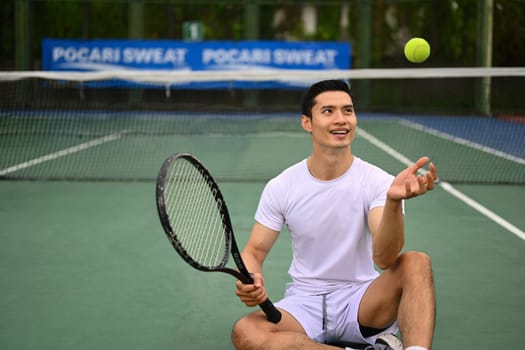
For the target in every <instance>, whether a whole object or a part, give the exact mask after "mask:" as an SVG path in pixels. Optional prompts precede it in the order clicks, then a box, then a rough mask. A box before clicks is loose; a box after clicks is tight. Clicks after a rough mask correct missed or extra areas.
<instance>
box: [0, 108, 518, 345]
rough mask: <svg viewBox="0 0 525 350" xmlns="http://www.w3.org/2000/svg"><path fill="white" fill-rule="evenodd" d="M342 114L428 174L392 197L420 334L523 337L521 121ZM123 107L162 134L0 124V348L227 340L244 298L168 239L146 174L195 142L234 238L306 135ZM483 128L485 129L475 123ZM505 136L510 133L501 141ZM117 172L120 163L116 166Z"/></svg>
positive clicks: (281, 258)
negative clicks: (424, 298) (401, 210)
mask: <svg viewBox="0 0 525 350" xmlns="http://www.w3.org/2000/svg"><path fill="white" fill-rule="evenodd" d="M92 116H93V115H92ZM358 116H359V118H360V119H359V123H360V124H359V125H360V127H361V129H360V132H359V134H358V138H357V139H356V142H355V144H354V146H353V151H354V153H355V154H356V155H358V156H360V157H362V158H364V159H367V160H369V161H371V162H372V163H375V164H378V165H380V166H382V167H384V168H385V169H387V170H388V171H390V172H397V171H399V170H401V169H402V168H404V166H405V165H404V163H405V162H407V161H413V160H415V159H416V157H418V156H419V155H429V156H430V157H431V158H432V159H433V160H434V162H435V163H436V165H437V167H438V170H439V171H440V177H441V179H442V180H443V179H444V180H443V181H442V185H441V186H439V187H438V188H436V190H435V191H434V192H433V193H431V194H430V195H427V196H424V197H421V198H417V199H413V200H410V201H409V202H408V203H407V209H406V212H407V216H406V220H407V244H406V249H417V250H423V251H426V252H428V253H429V254H430V255H431V257H432V259H433V265H434V271H435V279H436V288H437V302H438V316H437V317H438V318H437V327H436V335H435V341H434V349H477V350H478V349H503V348H510V347H516V346H519V345H518V344H520V343H524V342H525V334H524V333H523V332H522V328H523V327H522V326H523V325H524V324H525V316H524V313H523V310H525V298H524V295H523V290H524V289H525V280H524V279H523V276H525V264H524V263H523V256H524V253H525V234H524V233H523V230H525V217H524V215H523V207H524V205H525V199H524V198H525V187H524V186H523V184H524V183H525V164H524V159H525V154H524V153H523V152H525V144H524V142H525V138H524V136H525V125H524V124H522V123H516V122H509V121H504V120H497V119H488V118H479V120H476V118H475V117H465V118H461V117H457V118H453V119H450V118H446V117H439V116H434V117H432V118H429V117H418V116H417V115H375V114H365V113H363V114H362V115H358ZM94 117H95V118H98V119H99V123H98V124H100V123H104V122H107V121H108V120H109V119H114V120H113V124H112V125H113V126H115V125H118V120H119V117H118V116H117V117H116V118H113V117H114V116H113V117H112V118H108V116H107V115H101V114H98V115H97V114H94ZM135 117H136V118H135V121H134V122H136V123H139V124H140V123H141V121H142V123H147V124H148V128H149V129H151V128H158V129H159V130H164V131H166V134H165V135H162V134H161V133H160V134H159V133H157V135H156V136H154V137H152V136H151V135H148V134H145V133H144V132H137V130H138V128H131V129H130V124H129V120H128V121H127V122H126V123H127V124H126V127H124V126H118V127H116V128H115V129H114V130H109V129H107V128H106V129H104V132H101V133H91V134H89V133H87V134H86V135H88V134H89V136H84V137H82V138H79V137H78V136H76V135H74V133H72V132H71V133H68V132H66V133H63V132H61V133H56V134H54V136H53V137H50V136H49V135H50V134H49V133H46V134H44V133H35V132H31V133H27V135H26V136H25V137H26V139H24V137H23V136H20V134H17V135H11V136H12V137H10V136H9V133H8V132H5V133H4V135H3V136H2V138H1V140H0V145H1V148H2V150H3V151H4V150H5V155H9V154H13V153H16V152H18V153H19V154H22V155H23V156H22V157H21V158H20V159H19V161H18V162H16V163H14V162H13V160H12V159H8V158H9V157H7V156H2V162H1V167H0V168H1V169H0V171H2V176H3V178H4V181H0V222H1V225H0V235H1V238H2V242H3V244H2V245H1V246H0V281H1V285H2V296H3V297H2V298H1V301H0V314H1V316H0V347H1V348H3V349H45V350H47V349H53V350H59V349H78V350H81V349H95V348H96V349H185V350H192V349H206V348H212V349H232V346H231V344H230V340H229V334H230V329H231V326H232V324H233V322H235V320H237V319H238V318H239V317H240V316H241V315H243V314H244V313H246V312H248V311H249V310H248V309H247V308H245V307H244V306H243V305H242V304H241V303H240V301H238V299H237V298H236V297H235V295H234V280H233V279H232V278H230V277H228V276H226V275H224V274H205V273H198V272H196V271H194V270H193V269H192V268H190V267H189V266H188V265H186V264H185V263H184V262H183V261H182V260H181V259H180V258H179V257H178V255H177V254H176V253H175V252H174V251H173V249H172V248H171V247H170V245H169V244H168V242H167V240H166V238H165V236H164V234H163V232H162V229H161V226H160V224H159V222H158V217H157V213H156V207H155V199H154V192H155V185H154V178H155V175H156V173H157V171H158V169H159V168H160V165H161V163H162V160H163V159H164V158H165V157H166V156H168V155H169V154H171V153H174V152H177V151H185V152H192V153H194V154H196V155H197V157H199V158H200V159H201V160H202V161H203V162H204V163H205V164H206V165H207V166H208V168H209V169H210V171H211V172H212V174H216V175H217V177H218V178H219V179H220V181H219V182H220V186H221V189H222V191H223V194H224V196H225V198H226V201H227V203H228V205H229V210H230V214H231V216H232V221H233V225H234V227H235V231H236V235H237V237H238V240H239V241H240V242H239V243H240V245H241V246H242V245H243V244H244V242H245V239H246V238H247V235H248V233H249V230H250V228H251V225H252V223H253V213H254V211H255V208H256V205H257V201H258V198H259V194H260V192H261V190H262V188H263V186H264V181H265V180H266V179H268V178H269V177H271V176H273V175H275V174H276V172H277V171H279V170H280V169H283V168H284V167H286V166H287V165H289V164H292V163H293V162H295V161H297V160H299V159H302V158H304V157H306V156H307V155H308V153H309V147H310V140H309V135H307V134H305V133H303V132H301V131H300V130H299V128H300V126H299V124H298V119H297V117H296V116H292V115H288V114H287V115H271V116H266V117H265V118H264V121H263V119H260V118H258V117H255V116H254V117H253V118H251V117H250V118H248V119H246V120H243V121H242V123H241V124H243V125H245V127H246V124H249V126H248V127H249V128H254V130H247V129H242V130H240V131H237V132H235V135H233V134H232V133H231V132H230V133H228V132H225V131H226V130H230V131H231V130H232V128H233V125H234V124H235V125H237V124H238V123H237V121H236V120H235V118H232V117H231V116H228V117H226V118H223V117H221V118H219V119H220V123H219V119H216V118H215V117H214V119H213V120H210V119H209V118H208V117H203V116H202V115H201V116H200V117H199V118H193V119H199V121H198V122H199V123H204V124H205V125H207V126H208V127H209V125H210V123H212V122H213V121H215V122H217V124H216V125H215V126H214V127H213V129H214V130H215V131H214V132H213V133H201V134H199V133H188V134H186V135H184V134H179V135H176V136H173V135H171V134H169V133H168V132H167V130H168V129H169V125H170V124H169V123H168V122H172V121H173V120H172V119H173V117H172V116H169V115H160V117H159V118H157V119H156V123H153V125H152V122H151V120H147V119H146V118H144V115H136V116H135ZM127 118H129V115H128V116H127ZM207 118H208V119H207ZM175 119H177V120H178V121H179V122H180V121H181V120H180V118H179V117H175ZM224 119H225V120H224ZM115 120H117V124H114V123H115ZM268 121H269V123H268ZM2 122H3V125H2V130H4V131H6V130H8V129H9V128H10V127H12V126H13V123H26V118H25V117H20V114H18V117H17V118H9V117H6V116H4V118H3V119H2ZM38 122H40V123H42V124H41V125H39V126H38V127H37V129H38V130H40V131H42V130H49V129H53V128H54V127H55V126H56V125H58V124H59V123H61V125H64V121H63V120H61V121H60V122H56V123H57V124H56V125H55V124H53V123H54V122H52V121H51V119H50V118H46V117H42V116H40V117H39V118H38ZM184 123H188V120H184ZM192 123H195V120H194V121H193V122H192ZM454 123H456V125H454ZM219 124H220V126H219ZM485 124H490V125H485ZM24 125H27V124H24ZM32 125H34V120H33V124H32ZM184 125H185V130H187V129H188V128H190V129H191V128H192V126H191V125H193V126H195V125H194V124H191V125H189V124H184ZM17 127H18V126H17ZM35 128H36V127H35ZM221 128H222V129H221ZM447 128H448V129H447ZM255 129H256V130H255ZM108 130H109V131H108ZM221 130H222V131H221ZM487 130H491V135H498V138H495V137H486V136H485V137H480V134H482V133H483V132H486V131H487ZM51 134H52V133H51ZM396 135H397V136H396ZM482 136H483V135H482ZM28 138H30V140H29V139H28ZM50 140H52V141H53V142H50ZM505 140H506V141H509V140H510V142H504V144H505V146H502V145H501V144H502V141H505ZM29 141H30V142H29ZM498 142H499V143H500V144H498ZM508 145H513V147H512V149H508V148H506V147H508ZM130 150H131V152H130ZM137 152H139V153H140V154H138V156H137ZM95 153H97V154H98V155H99V156H95ZM100 155H104V157H102V158H101V157H100ZM86 159H90V161H89V162H87V164H86ZM137 159H138V160H140V161H137ZM484 164H485V165H487V166H486V167H484V166H481V167H480V165H484ZM59 169H61V170H60V172H58V171H59ZM64 169H66V170H64ZM131 172H133V176H134V178H133V179H127V180H126V179H125V177H126V175H127V174H129V173H131ZM17 174H21V176H20V178H17V177H16V176H15V175H17ZM465 176H466V177H467V178H470V179H474V180H473V181H472V183H469V181H468V180H466V179H467V178H465ZM77 178H78V179H80V180H82V181H76V180H75V179H77ZM496 178H498V179H500V180H499V182H501V183H500V184H494V183H497V182H498V180H495V179H496ZM123 179H124V181H121V180H123ZM20 180H23V181H20ZM31 180H33V181H31ZM44 180H45V181H44ZM54 180H56V181H54ZM70 180H71V181H70ZM450 180H452V183H453V184H452V185H450V184H449V183H448V181H450ZM485 181H486V183H485ZM469 201H470V202H469ZM471 201H475V203H473V202H471ZM480 210H481V211H480ZM289 261H290V249H289V239H288V236H287V234H286V232H283V233H282V234H281V237H280V239H279V240H278V242H277V244H276V246H275V247H274V249H273V251H272V252H271V254H270V256H269V258H268V260H267V264H266V281H267V287H268V289H269V292H270V295H271V297H272V299H273V300H277V299H279V298H280V297H281V295H282V293H283V291H284V284H285V283H286V282H287V281H288V277H287V273H286V270H287V267H288V263H289Z"/></svg>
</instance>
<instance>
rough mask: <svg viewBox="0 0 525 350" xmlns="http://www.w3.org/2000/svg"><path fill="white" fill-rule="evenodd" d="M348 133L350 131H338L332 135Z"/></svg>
mask: <svg viewBox="0 0 525 350" xmlns="http://www.w3.org/2000/svg"><path fill="white" fill-rule="evenodd" d="M346 133H348V131H346V130H336V131H332V134H346Z"/></svg>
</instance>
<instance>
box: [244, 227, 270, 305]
mask: <svg viewBox="0 0 525 350" xmlns="http://www.w3.org/2000/svg"><path fill="white" fill-rule="evenodd" d="M277 237H279V232H278V231H274V230H272V229H270V228H268V227H266V226H264V225H262V224H260V223H258V222H256V223H255V224H254V225H253V228H252V232H251V234H250V238H249V239H248V242H247V243H246V245H245V247H244V249H243V250H242V253H241V255H242V259H243V261H244V263H245V265H246V268H247V269H248V271H249V272H250V273H252V274H253V279H254V283H253V284H242V283H241V282H240V281H237V284H236V287H237V292H236V294H237V296H238V297H239V298H240V299H241V301H242V302H243V303H245V304H246V305H247V306H256V305H259V304H260V303H262V302H263V301H264V300H266V299H267V298H268V296H267V295H266V290H265V288H264V278H263V263H264V260H265V259H266V256H267V255H268V253H269V252H270V250H271V249H272V246H273V244H274V243H275V241H276V240H277Z"/></svg>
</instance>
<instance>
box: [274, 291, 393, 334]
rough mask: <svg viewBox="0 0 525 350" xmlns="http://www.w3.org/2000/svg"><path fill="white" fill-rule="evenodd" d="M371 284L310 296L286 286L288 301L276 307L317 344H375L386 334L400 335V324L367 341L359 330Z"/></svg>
mask: <svg viewBox="0 0 525 350" xmlns="http://www.w3.org/2000/svg"><path fill="white" fill-rule="evenodd" d="M370 283H372V281H369V282H366V283H362V284H356V285H348V286H345V287H344V288H340V289H338V290H336V291H333V292H329V293H327V294H321V295H311V294H307V293H304V292H301V291H299V290H297V288H294V284H293V283H289V284H288V285H287V286H286V292H285V297H284V298H283V299H282V300H280V301H279V302H277V303H275V305H276V306H278V307H280V308H282V309H284V310H286V311H287V312H289V313H290V314H291V315H292V316H293V317H294V318H295V319H296V320H297V321H298V322H299V323H300V324H301V326H302V327H303V328H304V330H305V331H306V334H307V335H308V337H310V338H311V339H313V340H315V341H316V342H318V343H333V342H354V343H370V344H374V343H375V340H376V338H377V336H378V335H379V334H383V333H397V332H398V330H399V329H398V327H397V322H395V323H394V324H392V325H391V326H390V327H388V328H387V329H385V330H384V331H381V332H380V333H379V334H376V335H373V336H371V337H367V338H364V337H363V335H362V334H361V331H360V329H359V322H358V321H357V313H358V310H359V304H360V302H361V298H362V297H363V295H364V294H365V292H366V290H367V288H368V286H369V285H370Z"/></svg>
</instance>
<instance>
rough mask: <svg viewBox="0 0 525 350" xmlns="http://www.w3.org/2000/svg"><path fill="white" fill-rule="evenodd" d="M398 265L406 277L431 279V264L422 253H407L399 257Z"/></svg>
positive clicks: (428, 257)
mask: <svg viewBox="0 0 525 350" xmlns="http://www.w3.org/2000/svg"><path fill="white" fill-rule="evenodd" d="M399 264H400V266H401V268H402V270H403V272H404V273H405V275H406V276H407V277H417V276H420V277H429V278H432V262H431V260H430V256H429V255H428V254H426V253H424V252H417V251H409V252H406V253H403V254H402V255H401V256H400V257H399Z"/></svg>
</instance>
